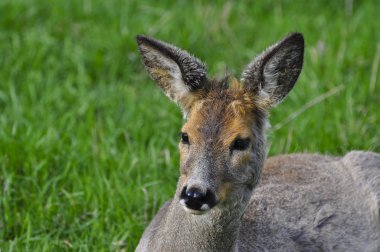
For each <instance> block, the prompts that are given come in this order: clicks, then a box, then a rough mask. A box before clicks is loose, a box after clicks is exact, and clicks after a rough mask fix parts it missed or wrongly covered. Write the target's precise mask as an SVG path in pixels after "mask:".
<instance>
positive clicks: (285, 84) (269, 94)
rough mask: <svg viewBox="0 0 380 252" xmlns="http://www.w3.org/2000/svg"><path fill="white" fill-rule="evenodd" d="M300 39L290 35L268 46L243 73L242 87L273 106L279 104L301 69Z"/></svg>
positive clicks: (302, 49) (301, 46) (296, 34)
mask: <svg viewBox="0 0 380 252" xmlns="http://www.w3.org/2000/svg"><path fill="white" fill-rule="evenodd" d="M303 54H304V39H303V36H302V34H301V33H292V34H290V35H289V36H287V37H285V38H284V39H283V40H281V41H279V42H278V43H276V44H274V45H273V46H271V47H269V48H268V49H267V50H265V51H264V52H263V53H261V54H260V55H259V56H258V57H256V59H254V60H253V61H252V62H251V63H250V64H249V65H248V66H247V68H246V69H245V70H244V72H243V74H242V81H243V83H244V85H245V87H246V88H248V89H249V90H251V92H254V93H255V94H256V95H258V96H259V97H260V98H261V99H262V101H261V102H262V103H263V104H268V106H273V105H275V104H277V103H279V102H281V101H282V100H283V99H284V98H285V97H286V95H287V94H288V93H289V92H290V90H291V89H292V88H293V86H294V84H295V83H296V81H297V79H298V76H299V74H300V73H301V70H302V65H303Z"/></svg>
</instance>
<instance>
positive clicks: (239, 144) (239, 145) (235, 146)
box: [231, 138, 251, 151]
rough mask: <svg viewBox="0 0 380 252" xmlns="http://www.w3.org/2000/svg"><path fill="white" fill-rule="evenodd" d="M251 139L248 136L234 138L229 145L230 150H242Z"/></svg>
mask: <svg viewBox="0 0 380 252" xmlns="http://www.w3.org/2000/svg"><path fill="white" fill-rule="evenodd" d="M250 142H251V140H250V139H249V138H236V139H235V141H234V142H233V143H232V145H231V151H234V150H237V151H243V150H246V149H248V147H249V143H250Z"/></svg>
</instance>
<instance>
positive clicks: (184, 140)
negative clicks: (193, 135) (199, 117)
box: [181, 132, 190, 144]
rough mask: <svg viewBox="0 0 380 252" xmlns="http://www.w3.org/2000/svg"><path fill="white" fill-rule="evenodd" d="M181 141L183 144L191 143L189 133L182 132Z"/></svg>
mask: <svg viewBox="0 0 380 252" xmlns="http://www.w3.org/2000/svg"><path fill="white" fill-rule="evenodd" d="M181 142H182V143H183V144H190V142H189V135H188V134H187V133H185V132H181Z"/></svg>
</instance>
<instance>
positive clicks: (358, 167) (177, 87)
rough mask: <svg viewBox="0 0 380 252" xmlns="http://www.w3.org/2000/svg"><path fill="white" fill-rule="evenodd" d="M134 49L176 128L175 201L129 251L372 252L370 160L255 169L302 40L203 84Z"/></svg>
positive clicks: (379, 162) (191, 62) (174, 53)
mask: <svg viewBox="0 0 380 252" xmlns="http://www.w3.org/2000/svg"><path fill="white" fill-rule="evenodd" d="M137 43H138V47H139V50H140V53H141V55H142V60H143V63H144V65H145V67H146V69H147V71H148V72H149V74H150V76H151V77H152V78H153V79H154V80H155V81H156V82H157V84H158V86H159V87H160V88H161V89H162V90H163V92H164V93H165V94H166V95H167V96H168V97H169V98H170V99H171V100H173V101H174V102H176V103H177V104H178V105H179V106H180V107H181V108H182V110H183V112H184V115H185V120H186V121H185V124H184V126H183V128H182V138H181V142H180V144H179V149H180V157H181V158H180V174H181V175H180V178H179V181H178V184H177V189H176V192H175V195H174V197H173V199H172V200H170V201H168V202H166V203H165V204H164V205H163V206H162V208H161V209H160V211H159V212H158V213H157V215H156V216H155V217H154V219H153V220H152V222H151V223H150V225H149V226H148V227H147V228H146V230H145V232H144V234H143V236H142V238H141V240H140V242H139V245H138V247H137V249H136V251H380V220H379V204H380V155H378V154H376V153H371V152H361V151H352V152H349V153H348V154H346V155H345V156H343V157H332V156H322V155H316V154H315V155H313V154H292V155H282V156H276V157H272V158H269V159H267V160H265V159H266V138H265V128H266V127H265V126H266V124H267V115H268V111H269V109H270V108H272V107H273V106H275V105H276V104H278V103H279V102H281V101H282V100H283V99H284V98H285V97H286V95H287V94H288V93H289V92H290V90H291V89H292V88H293V86H294V84H295V82H296V81H297V78H298V76H299V74H300V72H301V69H302V64H303V53H304V40H303V36H302V34H300V33H293V34H290V35H289V36H287V37H286V38H284V39H283V40H281V41H279V42H278V43H276V44H274V45H273V46H271V47H269V48H268V49H267V50H265V51H264V52H263V53H262V54H261V55H259V56H258V57H257V58H256V59H254V60H253V61H252V62H251V63H250V64H249V65H248V66H247V67H246V69H245V70H244V71H243V74H242V78H241V80H240V82H239V81H237V80H236V79H235V78H226V79H223V80H220V81H215V80H210V79H209V78H208V77H207V69H206V66H205V64H203V63H202V62H201V61H200V60H199V59H197V58H195V57H193V56H191V55H190V54H189V53H187V52H185V51H183V50H181V49H179V48H177V47H175V46H173V45H170V44H167V43H164V42H162V41H158V40H155V39H152V38H149V37H146V36H137Z"/></svg>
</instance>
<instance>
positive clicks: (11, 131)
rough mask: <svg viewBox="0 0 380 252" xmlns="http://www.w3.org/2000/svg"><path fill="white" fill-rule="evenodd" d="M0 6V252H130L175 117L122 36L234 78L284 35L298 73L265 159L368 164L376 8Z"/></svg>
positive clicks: (165, 181) (379, 116) (173, 140)
mask: <svg viewBox="0 0 380 252" xmlns="http://www.w3.org/2000/svg"><path fill="white" fill-rule="evenodd" d="M209 2H210V1H161V0H158V1H137V0H127V1H116V0H113V1H100V0H98V1H90V0H78V1H64V0H62V1H31V0H30V1H27V0H25V1H20V0H2V1H1V2H0V66H1V68H0V251H1V252H2V251H120V250H125V251H133V249H134V248H135V246H136V245H137V242H138V240H139V238H140V236H141V234H142V232H143V230H144V228H145V227H146V225H147V224H148V223H149V221H150V219H151V218H152V216H153V215H154V214H155V213H156V211H157V210H158V208H159V207H160V205H161V204H162V203H163V202H164V201H165V200H166V199H168V198H169V197H171V196H172V194H173V192H174V189H175V184H176V180H177V176H178V152H177V149H176V146H177V142H178V132H179V129H180V126H181V123H182V119H181V118H182V116H181V113H180V110H179V109H177V107H176V106H175V105H174V104H172V103H171V102H169V100H167V98H166V97H165V96H164V95H163V94H162V93H161V92H160V91H159V89H158V88H157V87H156V86H155V84H154V83H153V81H152V80H150V79H149V78H148V75H147V73H146V72H145V70H144V69H143V66H142V64H141V62H140V58H139V55H138V53H137V49H136V43H135V40H134V38H135V35H136V34H141V33H142V34H148V35H151V36H154V37H156V38H160V39H162V40H166V41H170V42H171V43H174V44H177V45H179V46H180V47H182V48H184V49H187V50H189V51H190V52H191V53H193V54H195V55H197V56H198V57H199V58H201V59H202V60H204V61H206V62H207V65H208V68H209V71H210V74H211V75H219V76H222V75H224V72H225V71H226V68H227V66H228V68H227V69H228V71H229V72H231V73H234V74H235V75H237V76H239V75H240V73H241V71H242V69H243V68H244V66H245V65H246V64H247V63H248V62H249V61H250V60H251V59H253V58H254V56H255V55H256V54H258V53H259V52H260V51H261V50H263V49H264V48H265V47H267V46H268V45H270V44H271V43H274V42H275V41H277V40H279V39H281V38H282V37H283V36H285V35H286V34H287V33H289V32H291V31H299V32H303V33H304V36H305V39H306V52H305V63H304V70H303V72H302V74H301V77H300V79H299V81H298V83H297V85H296V87H295V88H294V90H293V91H292V92H291V94H290V96H289V97H288V99H286V101H285V102H284V103H283V104H281V105H280V106H279V107H278V108H276V109H274V110H273V112H272V114H271V124H272V129H271V130H270V131H269V140H270V146H269V147H268V148H269V154H270V155H275V154H279V153H289V152H321V153H326V154H333V155H341V154H344V153H345V152H347V151H349V150H351V149H363V150H373V151H377V152H380V131H379V125H380V73H379V72H380V69H379V68H380V67H379V64H380V22H379V21H378V19H379V13H378V10H379V9H380V2H379V1H375V0H373V1H353V0H346V1H341V0H338V1H328V0H323V1H219V2H218V1H214V3H213V4H211V3H209Z"/></svg>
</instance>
